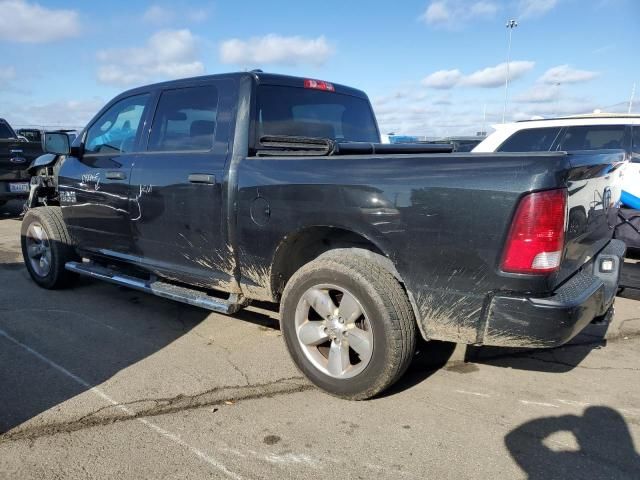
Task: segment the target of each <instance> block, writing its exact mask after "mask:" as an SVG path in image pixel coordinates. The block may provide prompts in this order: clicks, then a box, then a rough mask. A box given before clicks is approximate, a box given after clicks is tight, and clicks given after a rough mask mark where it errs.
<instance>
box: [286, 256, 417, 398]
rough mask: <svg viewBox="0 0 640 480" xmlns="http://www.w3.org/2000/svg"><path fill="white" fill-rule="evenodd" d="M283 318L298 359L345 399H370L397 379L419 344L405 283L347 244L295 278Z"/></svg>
mask: <svg viewBox="0 0 640 480" xmlns="http://www.w3.org/2000/svg"><path fill="white" fill-rule="evenodd" d="M280 318H281V328H282V331H283V336H284V338H285V342H286V345H287V348H288V350H289V353H290V354H291V356H292V358H293V360H294V362H295V364H296V366H297V367H298V368H299V369H300V370H301V371H302V373H304V374H305V375H306V376H307V378H309V380H311V381H312V382H313V383H314V384H315V385H317V386H318V387H320V388H321V389H323V390H325V391H326V392H328V393H330V394H332V395H335V396H338V397H341V398H345V399H350V400H363V399H367V398H370V397H373V396H375V395H377V394H378V393H380V392H382V391H383V390H385V389H386V388H388V387H389V386H391V385H392V384H393V383H395V382H396V381H397V380H398V379H399V378H400V377H401V376H402V374H403V373H404V372H405V370H406V369H407V367H408V366H409V364H410V363H411V359H412V357H413V354H414V351H415V342H416V323H415V318H414V315H413V311H412V309H411V305H410V304H409V300H408V298H407V295H406V293H405V292H404V290H403V289H402V286H401V285H400V283H399V282H398V281H397V280H396V278H395V277H394V276H393V275H391V274H390V273H389V272H388V271H387V270H385V269H384V268H383V267H382V266H380V265H379V264H378V263H375V262H373V261H371V260H369V259H368V258H366V257H364V256H362V255H358V254H355V253H351V252H349V250H348V249H345V250H342V249H341V250H339V251H330V252H327V253H325V254H323V255H321V256H320V257H318V258H317V259H316V260H314V261H312V262H310V263H308V264H306V265H305V266H303V267H302V268H300V270H298V271H297V272H296V273H295V274H294V275H293V276H292V277H291V279H290V280H289V282H288V283H287V286H286V288H285V290H284V293H283V296H282V302H281V306H280Z"/></svg>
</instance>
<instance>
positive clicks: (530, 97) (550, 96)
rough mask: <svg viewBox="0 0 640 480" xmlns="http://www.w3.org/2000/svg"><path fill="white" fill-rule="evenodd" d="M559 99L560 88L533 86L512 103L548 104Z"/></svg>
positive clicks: (517, 96) (554, 86)
mask: <svg viewBox="0 0 640 480" xmlns="http://www.w3.org/2000/svg"><path fill="white" fill-rule="evenodd" d="M559 98H560V88H558V87H557V86H556V85H540V84H537V85H534V86H533V87H531V88H530V89H529V90H526V91H524V92H522V93H520V94H519V95H516V97H515V98H514V101H516V102H519V103H549V102H554V101H556V100H558V99H559Z"/></svg>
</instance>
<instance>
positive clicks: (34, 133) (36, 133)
mask: <svg viewBox="0 0 640 480" xmlns="http://www.w3.org/2000/svg"><path fill="white" fill-rule="evenodd" d="M46 131H54V132H64V133H66V134H67V135H68V136H69V142H71V143H73V141H74V140H75V138H76V136H77V135H78V132H76V131H75V130H72V129H55V130H44V129H40V128H19V129H18V130H16V132H17V133H18V135H20V136H22V137H24V138H26V139H27V140H28V141H29V142H33V143H37V144H42V134H43V133H44V132H46ZM43 153H44V152H43Z"/></svg>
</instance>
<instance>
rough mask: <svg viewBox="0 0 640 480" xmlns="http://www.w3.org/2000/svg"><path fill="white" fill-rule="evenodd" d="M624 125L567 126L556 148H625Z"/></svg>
mask: <svg viewBox="0 0 640 480" xmlns="http://www.w3.org/2000/svg"><path fill="white" fill-rule="evenodd" d="M625 130H626V127H625V126H624V125H588V126H580V127H567V129H566V131H565V133H564V135H563V136H562V139H561V140H560V142H559V143H558V148H557V149H558V150H564V151H567V152H570V151H575V150H607V149H620V148H625V141H624V139H625Z"/></svg>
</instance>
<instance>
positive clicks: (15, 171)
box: [0, 140, 42, 181]
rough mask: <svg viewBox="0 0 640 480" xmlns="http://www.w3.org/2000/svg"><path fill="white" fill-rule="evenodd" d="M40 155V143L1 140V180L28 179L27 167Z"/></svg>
mask: <svg viewBox="0 0 640 480" xmlns="http://www.w3.org/2000/svg"><path fill="white" fill-rule="evenodd" d="M40 155H42V147H41V146H40V144H39V143H34V142H17V141H15V140H9V141H7V140H0V180H2V181H7V180H19V179H28V178H29V176H28V175H27V174H26V169H27V167H28V166H29V164H30V163H31V162H32V161H33V160H34V159H35V158H37V157H38V156H40Z"/></svg>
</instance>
